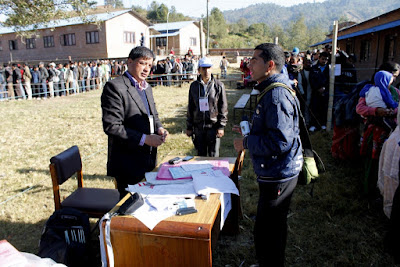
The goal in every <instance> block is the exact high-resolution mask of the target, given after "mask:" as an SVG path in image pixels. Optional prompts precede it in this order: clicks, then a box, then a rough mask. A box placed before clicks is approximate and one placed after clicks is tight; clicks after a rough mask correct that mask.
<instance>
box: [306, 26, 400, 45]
mask: <svg viewBox="0 0 400 267" xmlns="http://www.w3.org/2000/svg"><path fill="white" fill-rule="evenodd" d="M398 26H400V20H396V21H392V22H389V23H385V24H382V25H378V26H375V27H372V28H369V29H365V30H362V31H358V32H353V33H349V34H345V35H341V36H338V38H337V39H338V41H339V40H343V39H347V38H352V37H356V36H360V35H365V34H368V33H373V32H379V31H383V30H387V29H391V28H395V27H398ZM331 42H332V39H326V40H324V41H322V42H319V43H316V44H313V45H310V47H314V46H318V45H322V44H327V43H331Z"/></svg>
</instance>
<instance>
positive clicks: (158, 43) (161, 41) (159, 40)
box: [156, 37, 167, 46]
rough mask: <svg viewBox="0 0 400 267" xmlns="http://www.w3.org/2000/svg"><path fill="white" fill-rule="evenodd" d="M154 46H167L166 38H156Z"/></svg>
mask: <svg viewBox="0 0 400 267" xmlns="http://www.w3.org/2000/svg"><path fill="white" fill-rule="evenodd" d="M156 46H167V37H157V38H156Z"/></svg>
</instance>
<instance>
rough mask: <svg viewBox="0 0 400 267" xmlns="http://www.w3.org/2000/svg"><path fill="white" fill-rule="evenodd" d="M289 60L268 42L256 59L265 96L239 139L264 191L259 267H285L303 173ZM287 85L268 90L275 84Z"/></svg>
mask: <svg viewBox="0 0 400 267" xmlns="http://www.w3.org/2000/svg"><path fill="white" fill-rule="evenodd" d="M284 64H285V56H284V52H283V50H282V48H281V47H280V46H279V45H276V44H272V43H264V44H260V45H258V46H257V47H256V48H255V49H254V54H253V57H252V58H251V60H250V66H249V68H250V71H251V77H252V79H253V80H255V81H257V82H258V85H257V87H256V88H257V90H259V91H260V96H259V98H258V103H257V104H256V107H255V111H254V114H253V117H252V123H251V126H250V133H249V134H248V135H247V136H245V137H242V138H236V139H235V140H234V147H235V150H236V151H237V152H240V151H242V150H243V149H247V150H248V151H249V154H250V156H251V160H252V163H253V168H254V172H255V174H256V176H257V181H258V186H259V194H260V195H259V199H258V206H257V215H256V222H255V225H254V243H255V248H256V255H257V260H258V263H259V266H274V267H276V266H284V263H285V248H286V239H287V215H288V211H289V206H290V202H291V198H292V195H293V191H294V189H295V187H296V184H297V179H298V176H299V173H300V170H301V169H302V163H303V155H302V146H301V141H300V129H299V120H300V115H299V109H298V107H299V103H298V100H297V98H296V96H295V92H294V90H293V89H292V87H291V84H290V82H289V79H288V78H287V77H285V75H284V74H282V73H281V70H282V67H283V66H284ZM276 82H279V83H281V84H280V85H279V86H278V87H275V88H272V89H268V86H269V85H271V84H272V83H276Z"/></svg>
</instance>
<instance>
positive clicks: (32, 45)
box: [25, 38, 36, 49]
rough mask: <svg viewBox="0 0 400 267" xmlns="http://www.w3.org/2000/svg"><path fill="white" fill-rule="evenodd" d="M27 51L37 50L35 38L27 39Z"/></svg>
mask: <svg viewBox="0 0 400 267" xmlns="http://www.w3.org/2000/svg"><path fill="white" fill-rule="evenodd" d="M25 43H26V49H35V48H36V41H35V38H26V39H25Z"/></svg>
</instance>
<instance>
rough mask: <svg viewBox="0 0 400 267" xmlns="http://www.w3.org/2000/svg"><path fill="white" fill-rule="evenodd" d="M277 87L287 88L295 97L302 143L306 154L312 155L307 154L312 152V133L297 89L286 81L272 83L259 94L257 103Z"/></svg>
mask: <svg viewBox="0 0 400 267" xmlns="http://www.w3.org/2000/svg"><path fill="white" fill-rule="evenodd" d="M276 87H283V88H285V89H287V90H288V91H289V92H290V93H291V95H292V96H293V98H295V103H296V108H297V112H298V113H299V117H300V120H299V121H300V122H299V127H300V139H301V143H302V146H303V149H304V151H305V153H306V156H310V157H312V155H307V154H310V153H312V146H311V140H310V135H309V133H308V129H307V126H306V122H305V120H304V116H303V113H301V110H300V107H299V104H298V101H297V99H296V91H295V90H293V89H292V88H290V87H289V86H287V85H286V84H284V83H279V82H275V83H271V84H270V85H268V86H267V88H265V89H264V90H263V91H262V93H261V94H260V95H258V96H257V104H258V103H259V102H260V101H261V99H262V98H263V97H264V95H265V94H266V93H267V92H268V91H270V90H272V89H274V88H276Z"/></svg>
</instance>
